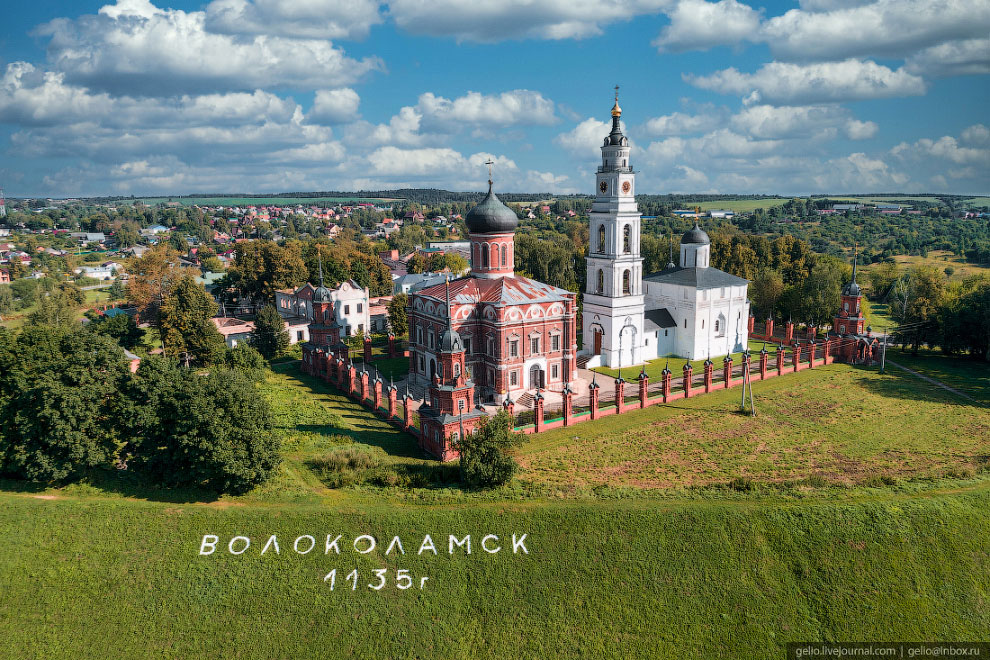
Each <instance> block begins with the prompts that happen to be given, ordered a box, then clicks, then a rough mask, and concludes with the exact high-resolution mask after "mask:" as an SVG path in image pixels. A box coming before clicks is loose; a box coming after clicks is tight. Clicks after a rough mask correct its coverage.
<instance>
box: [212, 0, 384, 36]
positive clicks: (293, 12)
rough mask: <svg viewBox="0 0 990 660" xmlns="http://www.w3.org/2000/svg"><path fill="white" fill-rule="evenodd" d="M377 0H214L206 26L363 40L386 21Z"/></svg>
mask: <svg viewBox="0 0 990 660" xmlns="http://www.w3.org/2000/svg"><path fill="white" fill-rule="evenodd" d="M378 7H379V3H378V2H376V0H293V1H292V2H282V1H280V0H213V2H211V3H210V4H209V5H207V6H206V23H205V26H206V29H207V30H209V31H210V32H219V33H223V34H265V35H280V36H283V37H291V38H300V37H302V38H307V39H361V38H364V37H366V36H368V32H369V31H370V29H371V26H373V25H377V24H379V23H381V22H382V17H381V15H380V14H379V11H378Z"/></svg>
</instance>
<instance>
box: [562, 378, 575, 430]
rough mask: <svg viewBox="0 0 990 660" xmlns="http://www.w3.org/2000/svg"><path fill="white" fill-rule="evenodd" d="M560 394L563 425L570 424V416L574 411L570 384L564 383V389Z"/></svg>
mask: <svg viewBox="0 0 990 660" xmlns="http://www.w3.org/2000/svg"><path fill="white" fill-rule="evenodd" d="M560 394H561V395H562V398H563V399H564V426H570V425H571V416H572V415H573V413H574V392H573V391H571V384H570V383H564V389H563V390H561V392H560Z"/></svg>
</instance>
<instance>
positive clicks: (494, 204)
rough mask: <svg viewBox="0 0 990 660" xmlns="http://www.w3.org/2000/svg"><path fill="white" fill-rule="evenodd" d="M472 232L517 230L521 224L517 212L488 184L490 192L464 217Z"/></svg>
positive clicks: (485, 232) (493, 232)
mask: <svg viewBox="0 0 990 660" xmlns="http://www.w3.org/2000/svg"><path fill="white" fill-rule="evenodd" d="M464 222H465V224H466V225H467V228H468V231H469V232H471V233H472V234H501V233H504V232H510V231H515V230H516V227H517V226H518V225H519V218H517V217H516V212H515V211H513V210H512V209H510V208H509V207H508V206H506V205H505V204H503V203H502V202H501V200H499V198H498V197H497V196H496V195H495V193H494V192H492V186H491V183H489V184H488V194H487V195H485V198H484V199H483V200H481V203H480V204H478V205H477V206H475V207H474V208H473V209H471V210H470V211H469V212H468V214H467V217H466V218H464Z"/></svg>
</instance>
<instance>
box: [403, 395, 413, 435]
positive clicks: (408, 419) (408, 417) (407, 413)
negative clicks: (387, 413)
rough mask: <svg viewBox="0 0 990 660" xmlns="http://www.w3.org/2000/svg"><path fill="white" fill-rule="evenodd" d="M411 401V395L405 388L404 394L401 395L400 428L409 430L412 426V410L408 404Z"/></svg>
mask: <svg viewBox="0 0 990 660" xmlns="http://www.w3.org/2000/svg"><path fill="white" fill-rule="evenodd" d="M411 402H412V397H411V396H410V395H409V390H408V389H407V390H406V395H405V396H404V397H402V409H403V413H404V414H403V418H404V419H403V422H402V428H404V429H405V430H407V431H411V430H412V428H413V411H412V406H410V405H409V404H410V403H411Z"/></svg>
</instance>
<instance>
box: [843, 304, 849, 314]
mask: <svg viewBox="0 0 990 660" xmlns="http://www.w3.org/2000/svg"><path fill="white" fill-rule="evenodd" d="M842 308H843V309H844V310H846V311H847V312H848V311H849V303H842Z"/></svg>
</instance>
